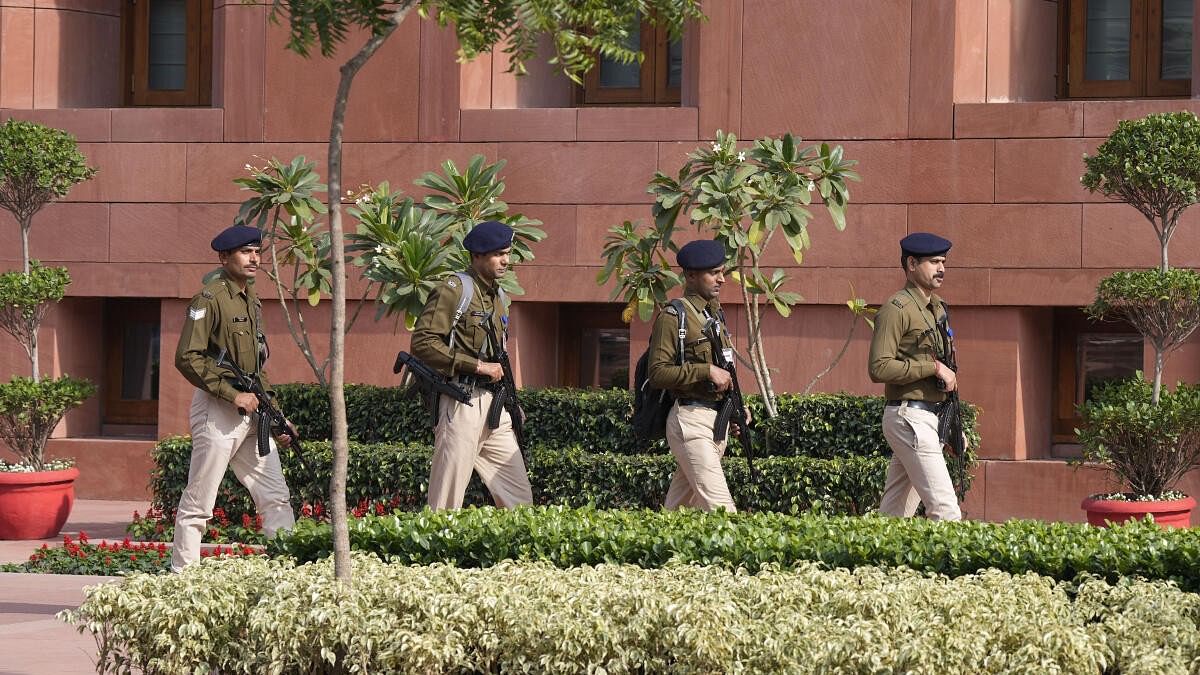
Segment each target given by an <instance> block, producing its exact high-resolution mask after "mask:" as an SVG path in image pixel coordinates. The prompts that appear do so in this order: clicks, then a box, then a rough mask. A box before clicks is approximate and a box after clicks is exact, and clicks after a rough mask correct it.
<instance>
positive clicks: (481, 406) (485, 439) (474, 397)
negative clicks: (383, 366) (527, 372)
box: [429, 387, 533, 511]
mask: <svg viewBox="0 0 1200 675" xmlns="http://www.w3.org/2000/svg"><path fill="white" fill-rule="evenodd" d="M491 405H492V392H490V391H488V390H486V389H482V388H480V387H473V388H472V389H471V405H469V406H468V405H466V404H464V403H459V402H458V401H455V400H454V399H452V398H450V397H449V396H442V397H441V402H440V403H439V407H438V423H437V426H436V427H434V429H433V448H434V450H433V465H432V466H431V467H430V470H429V507H430V508H431V509H434V510H435V511H440V510H443V509H459V508H462V503H463V495H464V494H465V493H466V491H467V483H468V482H470V480H471V471H472V470H474V471H475V472H477V473H478V474H479V478H480V479H481V480H482V481H483V484H484V485H486V486H487V489H488V491H489V492H491V493H492V499H494V500H495V501H496V505H497V506H500V507H503V508H510V507H513V506H517V505H520V504H532V503H533V491H532V490H531V489H530V487H529V472H528V471H526V470H525V460H524V459H523V458H522V457H521V449H520V448H519V447H518V446H517V437H516V434H514V433H513V428H512V418H510V417H509V416H508V411H507V410H506V411H504V412H503V413H501V415H500V426H498V427H496V428H495V429H489V428H488V426H487V413H488V408H489V407H491Z"/></svg>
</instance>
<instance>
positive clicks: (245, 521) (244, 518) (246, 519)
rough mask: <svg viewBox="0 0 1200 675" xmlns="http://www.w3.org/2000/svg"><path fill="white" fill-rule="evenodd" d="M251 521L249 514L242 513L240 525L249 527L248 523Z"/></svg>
mask: <svg viewBox="0 0 1200 675" xmlns="http://www.w3.org/2000/svg"><path fill="white" fill-rule="evenodd" d="M251 522H252V521H251V520H250V514H249V513H243V514H242V527H250V523H251Z"/></svg>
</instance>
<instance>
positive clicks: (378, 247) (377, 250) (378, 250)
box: [375, 245, 383, 253]
mask: <svg viewBox="0 0 1200 675" xmlns="http://www.w3.org/2000/svg"><path fill="white" fill-rule="evenodd" d="M375 252H376V253H383V246H382V245H380V246H376V247H375Z"/></svg>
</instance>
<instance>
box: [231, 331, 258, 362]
mask: <svg viewBox="0 0 1200 675" xmlns="http://www.w3.org/2000/svg"><path fill="white" fill-rule="evenodd" d="M229 340H230V349H231V350H232V351H233V353H234V354H235V355H236V356H237V363H238V365H239V366H241V368H242V370H244V371H246V372H248V373H252V372H256V371H257V370H258V345H257V344H256V340H255V338H254V333H252V332H250V328H249V326H247V327H246V328H234V329H233V330H231V331H230V332H229Z"/></svg>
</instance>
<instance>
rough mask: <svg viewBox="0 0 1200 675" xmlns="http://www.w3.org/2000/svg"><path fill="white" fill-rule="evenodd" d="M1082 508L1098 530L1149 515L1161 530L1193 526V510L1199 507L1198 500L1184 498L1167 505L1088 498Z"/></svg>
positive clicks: (1089, 521) (1166, 503)
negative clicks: (1162, 528)
mask: <svg viewBox="0 0 1200 675" xmlns="http://www.w3.org/2000/svg"><path fill="white" fill-rule="evenodd" d="M1082 507H1083V510H1084V511H1087V518H1088V523H1089V524H1091V525H1095V526H1097V527H1108V524H1109V523H1112V524H1113V525H1120V524H1121V523H1124V522H1125V521H1127V520H1141V519H1142V518H1145V517H1146V514H1150V515H1152V516H1154V522H1155V523H1157V524H1158V525H1159V526H1160V527H1164V528H1167V527H1191V526H1192V509H1194V508H1196V500H1195V499H1193V498H1192V497H1184V498H1183V499H1174V500H1171V501H1166V502H1127V501H1117V500H1112V499H1092V498H1091V497H1088V498H1087V499H1085V500H1083V504H1082Z"/></svg>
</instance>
